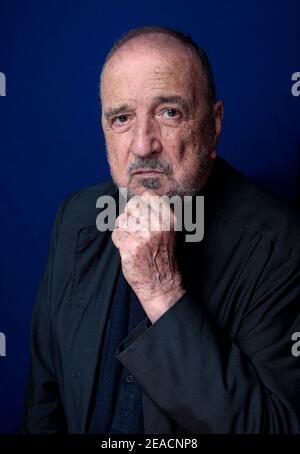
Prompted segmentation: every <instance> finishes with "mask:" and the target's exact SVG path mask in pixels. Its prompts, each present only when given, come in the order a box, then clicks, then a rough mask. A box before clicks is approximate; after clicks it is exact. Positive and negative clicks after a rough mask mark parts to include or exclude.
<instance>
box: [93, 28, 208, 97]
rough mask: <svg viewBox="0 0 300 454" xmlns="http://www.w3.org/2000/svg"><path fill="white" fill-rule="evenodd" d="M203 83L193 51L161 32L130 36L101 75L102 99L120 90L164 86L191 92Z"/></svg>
mask: <svg viewBox="0 0 300 454" xmlns="http://www.w3.org/2000/svg"><path fill="white" fill-rule="evenodd" d="M204 84H205V80H204V77H203V72H202V68H201V63H200V61H199V59H198V58H197V56H196V55H195V53H194V52H193V51H192V50H191V49H190V48H188V47H187V46H185V45H183V44H181V43H180V42H179V41H178V40H177V39H175V38H173V37H170V36H165V35H162V34H153V35H151V36H147V37H143V36H141V37H138V38H133V39H132V40H130V41H128V42H127V43H125V44H124V45H122V46H121V47H120V48H119V49H118V50H117V51H116V52H115V53H114V54H113V55H112V57H111V58H110V60H109V61H108V62H107V64H106V66H105V68H104V69H103V73H102V77H101V98H102V101H104V102H105V100H106V98H107V97H113V98H115V97H118V96H119V95H120V94H121V92H122V91H124V90H126V91H128V90H130V87H134V89H135V90H143V88H145V89H147V88H149V87H153V88H154V89H156V88H157V89H159V88H161V89H162V90H164V89H166V88H168V87H169V88H170V89H174V88H176V89H180V88H181V89H182V90H183V91H184V90H188V91H189V92H190V93H191V94H192V92H194V91H197V90H200V89H201V85H204Z"/></svg>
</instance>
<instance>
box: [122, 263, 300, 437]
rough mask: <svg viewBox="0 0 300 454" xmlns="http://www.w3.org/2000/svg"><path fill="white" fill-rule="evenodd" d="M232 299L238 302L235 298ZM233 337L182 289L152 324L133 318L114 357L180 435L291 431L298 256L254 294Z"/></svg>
mask: <svg viewBox="0 0 300 454" xmlns="http://www.w3.org/2000/svg"><path fill="white" fill-rule="evenodd" d="M237 304H238V302H237ZM251 307H252V310H251V311H249V313H247V315H245V317H244V320H243V322H242V323H241V326H240V327H239V329H238V330H237V333H236V335H235V336H234V338H231V337H230V335H229V334H228V333H227V332H226V331H225V330H224V329H223V328H221V327H220V326H219V325H218V324H217V323H216V322H215V321H214V319H212V317H211V315H210V314H209V313H208V312H207V311H206V310H205V309H204V307H203V304H202V302H201V301H198V300H197V299H195V297H194V296H193V295H192V294H191V293H190V292H189V291H187V292H186V293H185V294H184V295H183V296H182V297H181V298H180V300H178V301H177V302H176V303H175V304H174V305H173V306H172V307H171V308H170V309H169V310H168V311H167V312H166V313H165V314H163V315H162V316H161V317H160V318H159V319H158V320H157V321H156V322H155V323H154V324H153V325H151V324H150V322H149V321H148V322H147V321H146V323H144V322H143V323H142V324H140V325H139V326H138V327H137V328H136V329H135V330H134V331H133V332H131V333H130V334H129V336H128V337H127V338H126V339H125V340H124V341H123V342H122V344H121V345H120V346H119V349H118V351H117V355H116V357H117V358H118V359H119V360H120V361H121V363H122V364H123V365H124V366H125V367H127V368H128V369H129V370H130V371H131V373H132V374H133V375H135V377H136V379H137V381H138V382H139V383H140V385H141V387H142V388H143V391H144V392H145V393H146V394H147V395H148V396H149V397H150V398H151V399H152V400H153V401H154V402H155V403H156V404H157V406H158V407H160V408H161V409H162V410H163V411H164V412H165V413H166V414H167V415H168V416H169V417H170V418H171V419H172V420H174V421H176V422H177V423H178V425H179V427H180V428H183V429H184V431H187V432H188V433H245V434H249V433H299V432H300V416H299V412H300V394H299V383H300V363H299V359H298V358H296V357H294V356H293V355H292V352H291V347H292V341H291V336H292V334H293V332H296V331H299V326H300V325H299V307H300V260H299V257H294V259H292V260H291V261H290V262H289V263H287V264H285V265H283V266H282V267H281V269H280V270H278V272H277V273H276V276H273V277H272V278H270V279H269V280H268V281H267V282H265V283H264V284H263V285H262V286H261V288H260V289H259V290H258V291H257V294H256V295H255V296H254V300H253V304H252V306H251Z"/></svg>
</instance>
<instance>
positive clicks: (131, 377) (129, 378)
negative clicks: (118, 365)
mask: <svg viewBox="0 0 300 454" xmlns="http://www.w3.org/2000/svg"><path fill="white" fill-rule="evenodd" d="M126 381H127V383H132V382H133V381H134V377H133V375H131V374H128V375H127V377H126Z"/></svg>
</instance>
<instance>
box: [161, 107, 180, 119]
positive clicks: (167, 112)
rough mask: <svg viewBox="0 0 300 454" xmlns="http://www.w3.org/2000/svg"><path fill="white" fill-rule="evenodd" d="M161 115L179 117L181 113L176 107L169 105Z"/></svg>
mask: <svg viewBox="0 0 300 454" xmlns="http://www.w3.org/2000/svg"><path fill="white" fill-rule="evenodd" d="M163 116H164V117H165V118H179V117H180V116H181V113H180V111H179V110H178V109H175V108H174V107H169V108H167V109H165V110H164V111H163Z"/></svg>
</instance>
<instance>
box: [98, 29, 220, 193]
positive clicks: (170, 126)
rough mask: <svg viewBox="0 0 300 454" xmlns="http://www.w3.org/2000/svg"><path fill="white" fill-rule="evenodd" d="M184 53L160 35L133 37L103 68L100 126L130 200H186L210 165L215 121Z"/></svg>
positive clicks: (194, 64) (196, 69)
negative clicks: (149, 196) (152, 196)
mask: <svg viewBox="0 0 300 454" xmlns="http://www.w3.org/2000/svg"><path fill="white" fill-rule="evenodd" d="M204 86H205V81H204V80H203V76H202V70H201V68H200V65H199V63H198V61H197V59H196V57H195V56H194V55H193V54H192V52H191V51H190V50H189V49H186V48H185V47H183V46H182V45H181V44H180V43H178V42H177V40H174V39H173V38H170V37H165V36H163V37H161V36H159V35H151V38H150V37H149V36H148V37H147V38H146V39H145V37H144V38H142V39H141V37H140V38H134V39H132V40H131V41H129V42H128V43H126V44H125V45H123V46H122V47H121V48H120V49H119V50H118V51H117V52H116V53H115V54H114V55H113V56H112V57H111V59H110V60H109V61H108V63H107V66H106V68H105V70H104V73H103V77H102V84H101V99H102V126H103V130H104V134H105V139H106V146H107V153H108V160H109V164H110V170H111V174H112V178H113V179H114V181H115V183H116V184H117V186H118V187H126V188H128V190H129V195H140V194H142V193H143V192H144V191H145V188H146V189H152V190H154V191H155V193H156V194H158V195H169V196H171V195H174V194H178V195H180V196H183V195H191V194H194V193H195V192H197V191H198V190H199V189H200V188H201V186H202V185H203V184H204V182H205V180H206V178H207V176H208V173H209V171H210V168H211V163H212V160H213V159H214V158H215V156H216V153H215V139H216V137H215V120H214V113H213V112H214V111H213V109H211V110H209V108H208V103H207V100H206V98H205V96H204V94H203V90H204V89H205V88H204Z"/></svg>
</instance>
